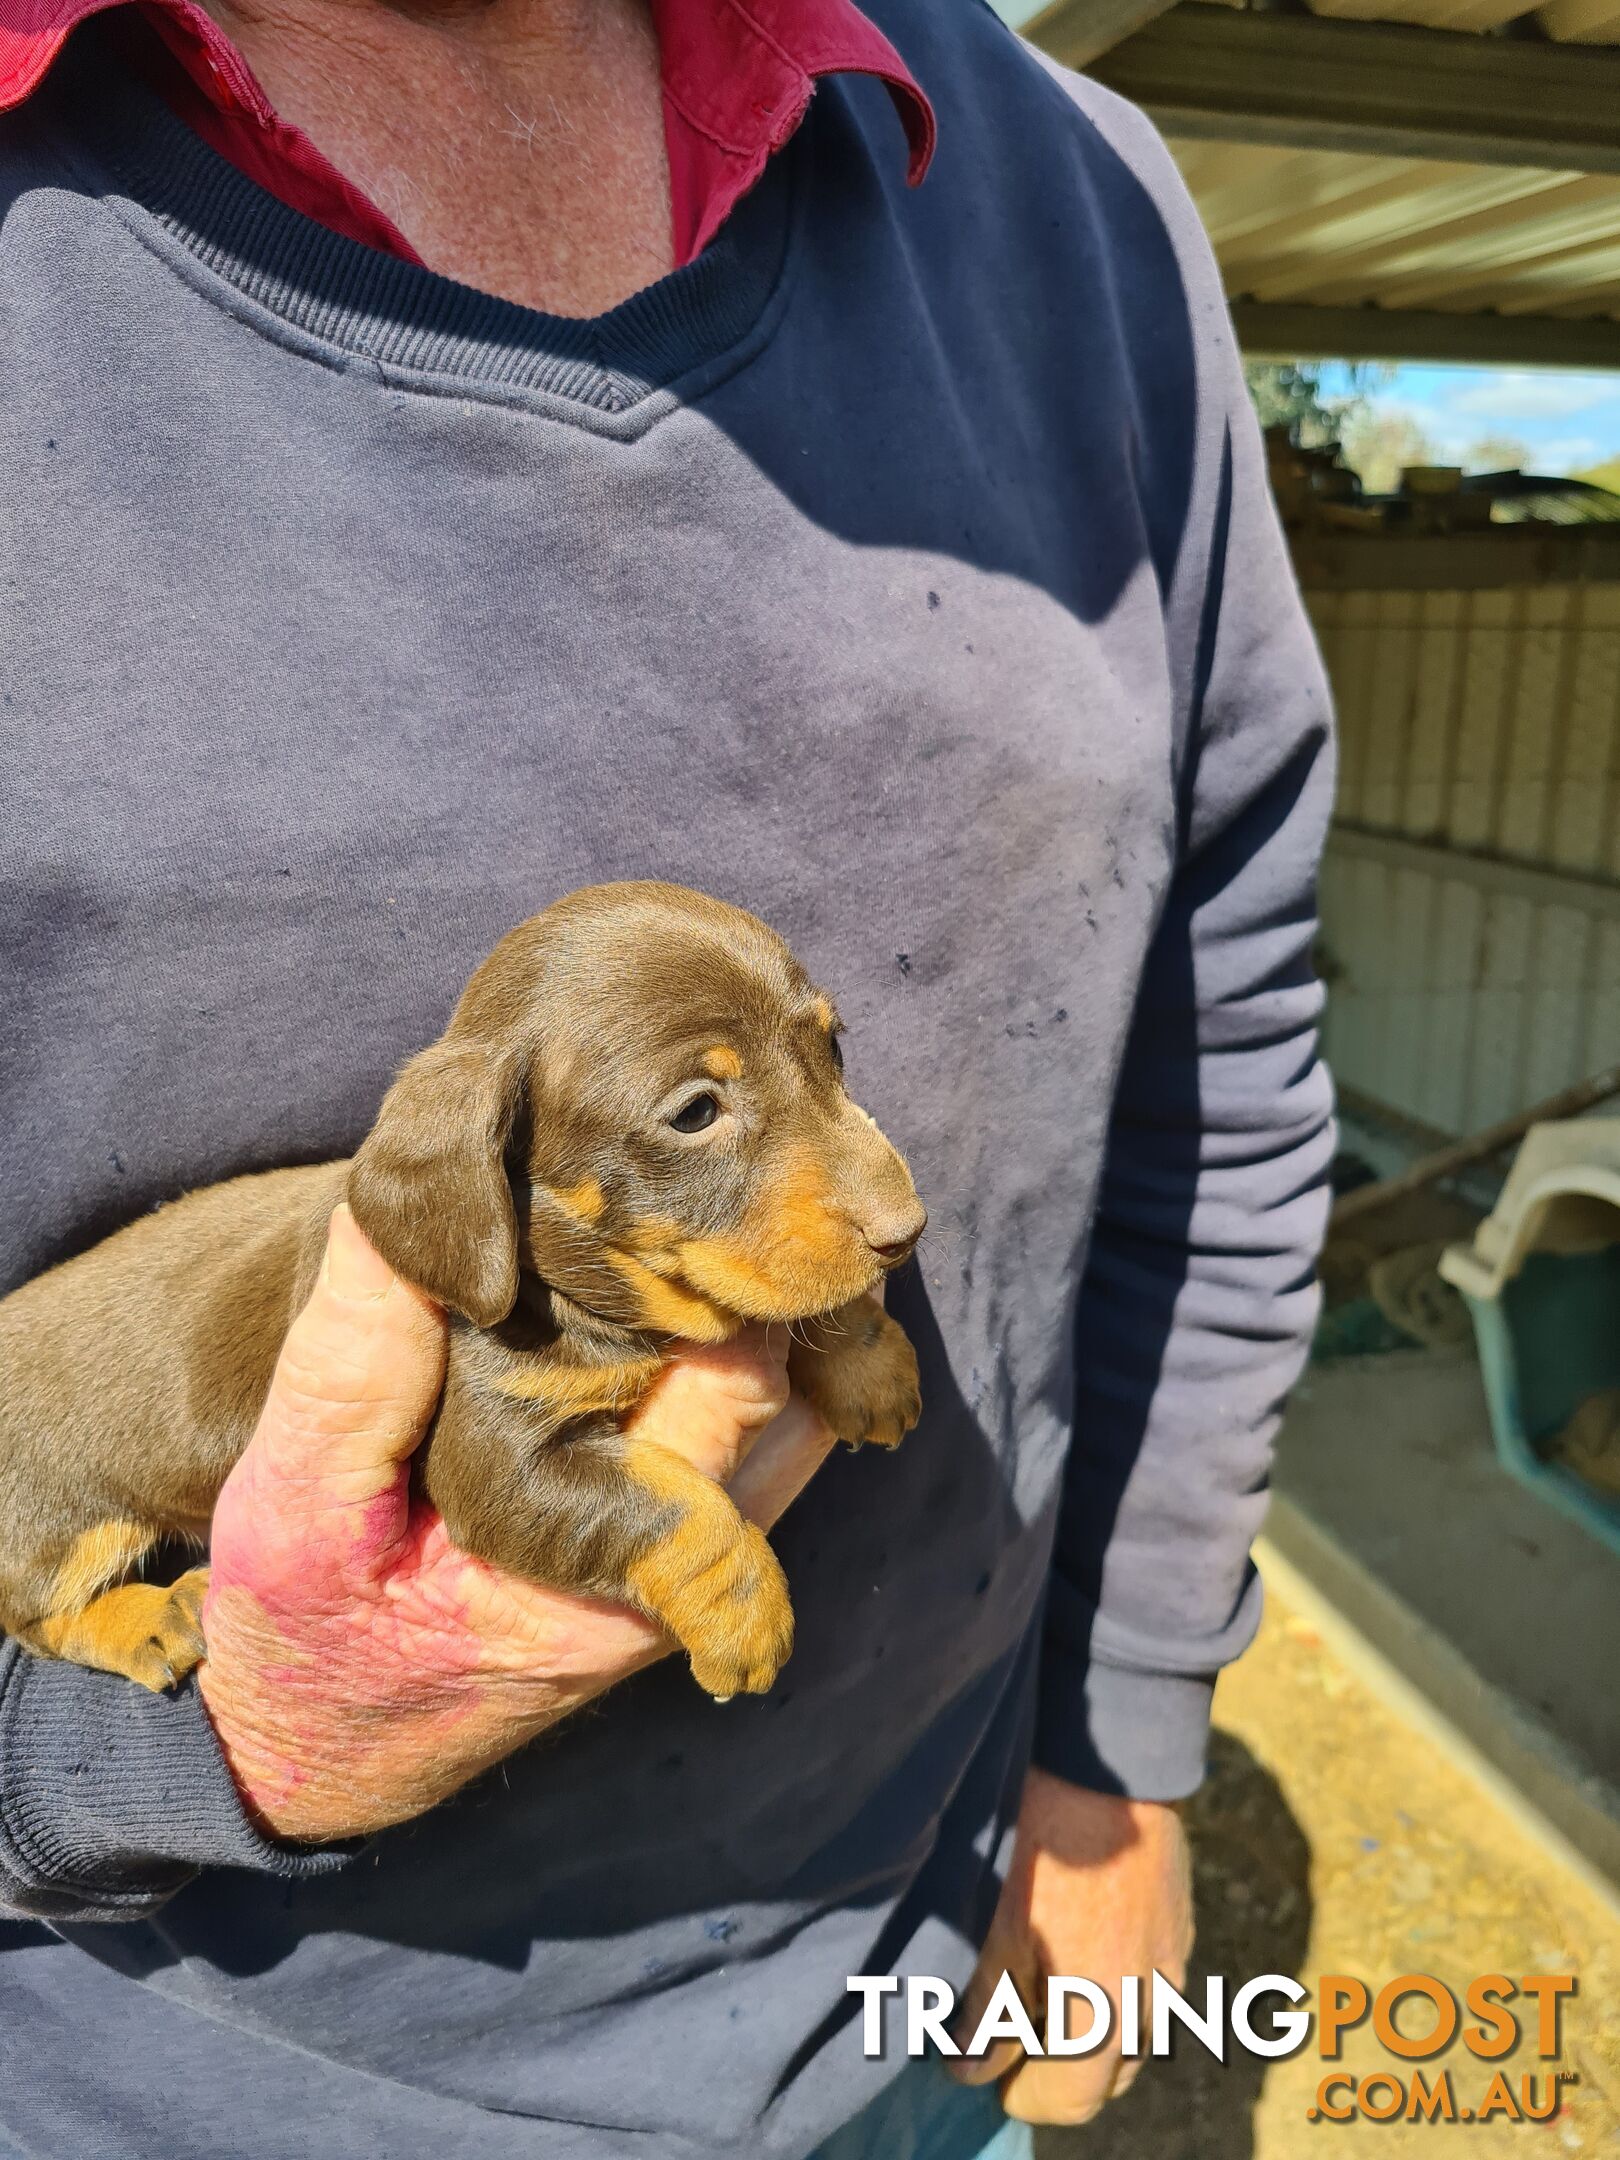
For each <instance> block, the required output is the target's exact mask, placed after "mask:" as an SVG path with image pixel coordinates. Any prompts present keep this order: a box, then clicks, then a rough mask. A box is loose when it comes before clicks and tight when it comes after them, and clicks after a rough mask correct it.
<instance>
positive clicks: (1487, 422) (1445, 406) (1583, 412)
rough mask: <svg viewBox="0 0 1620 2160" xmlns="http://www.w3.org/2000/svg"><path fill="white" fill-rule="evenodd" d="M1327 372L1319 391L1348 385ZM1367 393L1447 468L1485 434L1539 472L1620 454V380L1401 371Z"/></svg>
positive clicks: (1338, 372)
mask: <svg viewBox="0 0 1620 2160" xmlns="http://www.w3.org/2000/svg"><path fill="white" fill-rule="evenodd" d="M1347 386H1348V385H1347V377H1346V375H1345V371H1344V370H1343V369H1342V368H1330V369H1329V370H1328V371H1327V375H1326V378H1325V381H1324V388H1325V389H1326V390H1328V391H1329V392H1330V393H1331V394H1339V393H1341V392H1342V391H1343V390H1344V389H1345V388H1346V387H1347ZM1364 394H1365V395H1366V396H1367V397H1368V399H1369V401H1370V402H1371V403H1372V405H1373V406H1375V407H1376V408H1377V409H1379V410H1381V411H1389V410H1397V411H1402V412H1406V413H1409V414H1410V415H1411V417H1412V418H1413V419H1414V420H1415V421H1416V422H1417V424H1418V425H1419V427H1421V428H1422V430H1423V432H1424V433H1425V434H1426V435H1427V436H1428V437H1429V439H1430V441H1431V442H1433V443H1434V445H1435V448H1436V449H1437V450H1438V451H1439V452H1440V454H1441V456H1442V458H1443V459H1445V460H1446V461H1447V462H1451V461H1453V460H1460V459H1461V458H1462V457H1463V456H1464V455H1465V453H1466V451H1467V450H1468V448H1469V446H1470V445H1471V444H1472V443H1475V442H1477V441H1478V440H1479V439H1480V437H1481V436H1482V435H1512V436H1515V437H1517V439H1518V440H1519V441H1520V442H1523V443H1528V445H1529V446H1530V448H1531V450H1532V451H1533V452H1534V453H1535V469H1536V470H1537V471H1538V472H1549V473H1563V472H1578V471H1579V470H1580V469H1581V468H1582V466H1585V465H1600V464H1602V463H1603V462H1604V461H1605V460H1606V459H1608V458H1612V457H1617V456H1620V374H1612V375H1609V374H1595V375H1573V374H1565V373H1563V372H1562V371H1561V370H1557V369H1553V368H1482V367H1401V368H1397V369H1396V370H1395V372H1394V375H1393V376H1392V378H1391V379H1390V380H1389V381H1388V382H1386V383H1380V384H1378V385H1377V386H1376V387H1374V388H1372V389H1370V390H1367V391H1365V392H1364Z"/></svg>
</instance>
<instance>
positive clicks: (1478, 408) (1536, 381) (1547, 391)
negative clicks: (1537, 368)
mask: <svg viewBox="0 0 1620 2160" xmlns="http://www.w3.org/2000/svg"><path fill="white" fill-rule="evenodd" d="M1615 389H1616V385H1615V380H1614V378H1613V376H1610V375H1542V374H1533V373H1531V372H1530V371H1529V370H1528V369H1524V368H1504V369H1502V370H1501V371H1500V372H1498V373H1493V374H1491V375H1488V376H1486V377H1485V378H1484V379H1483V380H1482V381H1480V382H1476V383H1472V384H1470V385H1469V387H1468V388H1467V389H1466V390H1457V391H1454V392H1453V393H1452V395H1451V396H1450V398H1449V399H1448V401H1447V402H1448V403H1449V405H1450V407H1451V410H1452V411H1453V412H1459V413H1474V414H1479V415H1482V416H1484V417H1486V418H1488V419H1489V420H1490V422H1491V424H1492V426H1494V427H1509V428H1511V427H1513V426H1515V425H1516V424H1518V423H1519V422H1520V421H1522V420H1530V419H1535V420H1561V419H1565V418H1567V417H1568V416H1569V415H1570V414H1572V413H1581V412H1590V411H1591V409H1592V408H1593V406H1594V405H1604V404H1607V403H1608V402H1609V400H1610V399H1611V398H1612V397H1614V395H1615Z"/></svg>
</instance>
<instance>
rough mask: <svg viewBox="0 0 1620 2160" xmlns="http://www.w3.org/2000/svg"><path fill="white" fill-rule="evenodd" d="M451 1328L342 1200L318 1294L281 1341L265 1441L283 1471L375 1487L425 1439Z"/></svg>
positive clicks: (368, 1492) (366, 1494) (361, 1488)
mask: <svg viewBox="0 0 1620 2160" xmlns="http://www.w3.org/2000/svg"><path fill="white" fill-rule="evenodd" d="M446 1340H447V1330H446V1326H445V1320H444V1315H443V1313H442V1312H441V1311H440V1310H439V1308H438V1306H437V1305H435V1304H434V1303H433V1302H432V1300H431V1299H430V1298H427V1297H424V1296H423V1294H422V1293H421V1291H419V1290H417V1289H415V1288H413V1287H412V1285H411V1284H409V1283H407V1282H405V1281H403V1280H402V1279H401V1278H400V1277H399V1276H398V1275H396V1274H395V1273H394V1271H393V1269H392V1268H391V1267H390V1266H389V1265H388V1263H387V1261H386V1260H384V1259H383V1257H382V1255H381V1254H380V1253H379V1252H378V1251H377V1250H376V1248H375V1247H374V1246H372V1245H371V1244H370V1243H369V1242H368V1241H367V1239H366V1237H365V1236H364V1234H363V1233H362V1231H361V1230H360V1227H359V1225H358V1224H357V1223H356V1222H355V1220H354V1217H353V1216H352V1215H351V1214H350V1213H349V1210H348V1208H347V1207H339V1208H338V1209H337V1210H336V1211H335V1212H334V1214H333V1216H332V1220H331V1224H330V1226H329V1228H328V1232H327V1244H326V1256H325V1258H324V1259H323V1260H322V1262H321V1271H320V1274H319V1275H318V1277H317V1278H316V1282H315V1288H314V1289H313V1291H311V1293H310V1298H309V1303H308V1304H307V1305H306V1306H305V1307H304V1309H303V1311H302V1312H301V1313H300V1314H299V1315H298V1317H297V1319H296V1320H295V1321H294V1322H293V1324H292V1327H291V1329H290V1330H289V1331H288V1335H287V1340H286V1342H285V1343H284V1344H283V1346H282V1351H281V1357H280V1359H279V1361H278V1363H277V1365H276V1371H275V1377H274V1379H273V1380H272V1381H271V1383H270V1394H269V1398H268V1400H267V1401H266V1403H265V1406H264V1414H263V1416H262V1418H261V1419H260V1421H259V1434H258V1438H259V1442H260V1443H261V1444H262V1445H263V1447H264V1449H265V1452H266V1453H267V1454H268V1455H269V1456H270V1457H271V1459H272V1461H273V1462H274V1464H275V1467H276V1468H277V1469H278V1470H279V1471H281V1472H282V1473H283V1474H286V1475H291V1476H298V1477H309V1478H318V1479H319V1480H320V1481H321V1482H322V1483H323V1484H326V1485H328V1486H330V1485H331V1484H332V1483H333V1482H334V1481H336V1482H338V1483H340V1484H343V1485H345V1486H350V1487H351V1488H352V1489H351V1492H350V1494H349V1495H348V1496H349V1497H353V1498H356V1499H367V1498H370V1497H371V1496H372V1495H373V1494H375V1493H376V1492H378V1491H380V1490H382V1489H383V1487H384V1486H385V1485H387V1484H389V1483H390V1482H392V1478H393V1473H394V1472H395V1470H396V1468H397V1466H398V1465H399V1464H400V1463H401V1462H403V1461H404V1459H405V1458H406V1456H408V1455H409V1454H410V1452H411V1450H412V1449H413V1448H414V1447H415V1446H416V1444H417V1442H418V1441H419V1440H420V1439H421V1437H422V1434H423V1432H424V1431H425V1430H426V1427H427V1423H428V1420H429V1418H431V1416H432V1415H433V1409H434V1405H435V1404H436V1403H437V1401H438V1399H439V1390H440V1388H441V1387H442V1386H443V1384H444V1363H445V1346H446Z"/></svg>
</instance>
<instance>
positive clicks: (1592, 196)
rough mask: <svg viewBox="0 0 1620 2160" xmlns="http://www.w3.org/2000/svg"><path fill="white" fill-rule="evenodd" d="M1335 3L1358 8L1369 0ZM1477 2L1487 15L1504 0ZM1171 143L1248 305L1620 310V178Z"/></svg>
mask: <svg viewBox="0 0 1620 2160" xmlns="http://www.w3.org/2000/svg"><path fill="white" fill-rule="evenodd" d="M1415 4H1416V0H1409V5H1415ZM1432 4H1433V12H1432V13H1431V14H1429V15H1426V16H1424V17H1423V18H1421V19H1422V20H1424V21H1428V22H1436V21H1438V20H1439V19H1440V14H1441V10H1442V9H1443V8H1444V7H1445V6H1446V5H1448V4H1451V0H1432ZM1570 4H1574V0H1570ZM1581 4H1583V5H1584V4H1588V0H1581ZM1604 4H1605V5H1607V6H1610V7H1611V8H1615V0H1604ZM1332 5H1333V8H1334V11H1335V12H1343V13H1350V12H1353V11H1355V10H1356V9H1358V8H1359V7H1360V5H1361V0H1332ZM1383 5H1385V6H1387V0H1383ZM1468 5H1469V10H1470V12H1471V13H1475V14H1477V13H1480V12H1481V11H1482V10H1484V9H1485V8H1486V7H1488V6H1494V5H1496V0H1468ZM1322 12H1326V9H1325V8H1324V9H1323V10H1322ZM1615 12H1616V15H1617V18H1620V8H1615ZM1409 19H1411V20H1413V21H1416V20H1418V19H1419V17H1418V16H1417V15H1416V14H1415V13H1414V14H1412V15H1411V16H1410V18H1409ZM1617 125H1620V119H1617ZM1171 148H1172V149H1173V150H1174V152H1175V155H1176V158H1177V161H1178V163H1179V164H1180V166H1181V169H1182V171H1183V173H1184V174H1185V175H1186V178H1187V183H1188V185H1189V187H1190V188H1191V189H1192V192H1193V195H1194V196H1195V198H1196V200H1197V203H1198V207H1199V210H1200V212H1201V214H1202V216H1203V218H1204V222H1205V224H1206V225H1207V226H1208V228H1209V231H1210V235H1211V237H1212V239H1213V240H1214V242H1215V251H1216V254H1217V256H1218V257H1219V259H1220V263H1221V269H1222V273H1223V276H1224V278H1225V283H1226V289H1227V292H1228V293H1229V294H1230V295H1231V296H1232V297H1233V298H1234V299H1236V298H1240V297H1241V298H1248V299H1255V300H1263V301H1292V302H1296V303H1303V304H1306V305H1310V306H1316V307H1355V306H1363V305H1367V304H1375V305H1377V306H1380V307H1387V308H1422V309H1432V310H1434V311H1436V312H1439V313H1456V314H1467V313H1469V312H1472V311H1474V310H1477V309H1481V308H1490V309H1493V310H1495V311H1497V312H1499V313H1501V314H1505V315H1514V314H1528V315H1559V316H1566V317H1571V318H1574V317H1583V316H1594V315H1596V316H1607V317H1609V318H1611V319H1615V320H1620V178H1615V177H1614V176H1612V175H1602V174H1587V173H1575V172H1546V171H1543V170H1540V169H1539V168H1536V167H1527V166H1506V165H1453V164H1443V163H1440V162H1439V161H1437V160H1434V159H1429V158H1394V157H1363V156H1360V155H1358V154H1356V153H1353V152H1349V151H1337V150H1287V149H1278V148H1274V147H1268V146H1260V145H1248V144H1238V143H1218V142H1174V143H1172V145H1171Z"/></svg>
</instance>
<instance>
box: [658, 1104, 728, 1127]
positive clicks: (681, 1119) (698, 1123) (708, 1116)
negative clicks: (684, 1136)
mask: <svg viewBox="0 0 1620 2160" xmlns="http://www.w3.org/2000/svg"><path fill="white" fill-rule="evenodd" d="M719 1115H720V1098H719V1097H718V1096H717V1095H694V1096H693V1097H692V1099H691V1101H690V1102H684V1103H682V1104H681V1107H680V1108H679V1109H678V1110H676V1111H673V1112H672V1113H671V1115H670V1117H669V1120H668V1122H669V1123H670V1124H671V1125H673V1126H674V1128H675V1130H676V1131H677V1132H680V1133H695V1132H707V1130H708V1128H709V1127H710V1126H711V1125H712V1124H713V1123H714V1121H715V1119H716V1118H717V1117H718V1116H719Z"/></svg>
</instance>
